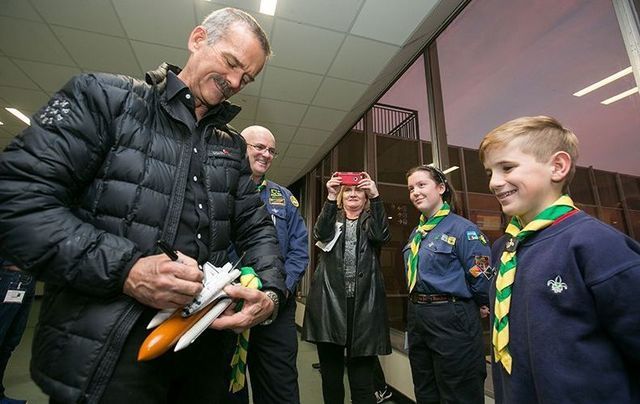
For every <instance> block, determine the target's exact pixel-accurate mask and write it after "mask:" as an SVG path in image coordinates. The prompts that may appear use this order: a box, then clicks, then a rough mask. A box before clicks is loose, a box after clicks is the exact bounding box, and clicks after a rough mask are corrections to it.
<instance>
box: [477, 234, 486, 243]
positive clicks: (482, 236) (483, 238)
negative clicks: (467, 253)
mask: <svg viewBox="0 0 640 404" xmlns="http://www.w3.org/2000/svg"><path fill="white" fill-rule="evenodd" d="M478 238H479V239H480V242H481V243H482V244H484V245H487V238H486V237H485V236H484V234H482V233H480V235H479V236H478Z"/></svg>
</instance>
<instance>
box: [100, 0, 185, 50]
mask: <svg viewBox="0 0 640 404" xmlns="http://www.w3.org/2000/svg"><path fill="white" fill-rule="evenodd" d="M112 1H113V4H114V6H115V7H116V11H117V13H118V15H119V16H120V20H121V21H122V25H123V26H124V29H125V31H126V32H127V34H128V36H129V38H131V39H138V40H140V41H146V42H151V43H158V44H164V45H171V46H177V47H179V48H181V47H184V48H186V46H187V39H188V38H189V34H190V33H191V31H192V30H193V27H195V26H196V19H195V15H194V11H193V7H191V6H189V7H185V2H184V1H173V0H136V1H131V0H112ZM141 21H148V22H149V23H147V24H142V23H141Z"/></svg>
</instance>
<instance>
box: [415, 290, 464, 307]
mask: <svg viewBox="0 0 640 404" xmlns="http://www.w3.org/2000/svg"><path fill="white" fill-rule="evenodd" d="M409 300H411V303H416V304H432V303H448V302H455V301H457V300H459V298H457V297H455V296H451V295H446V294H426V293H418V292H412V293H411V294H410V295H409Z"/></svg>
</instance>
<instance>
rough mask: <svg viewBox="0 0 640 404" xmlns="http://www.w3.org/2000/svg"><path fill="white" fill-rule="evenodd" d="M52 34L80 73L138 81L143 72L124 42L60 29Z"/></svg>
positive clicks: (98, 35) (99, 35) (56, 29)
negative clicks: (120, 75) (132, 77)
mask: <svg viewBox="0 0 640 404" xmlns="http://www.w3.org/2000/svg"><path fill="white" fill-rule="evenodd" d="M53 30H54V31H55V32H56V34H57V35H58V37H59V38H60V41H61V42H62V43H63V44H64V46H65V47H66V48H67V49H68V50H69V53H71V55H72V56H73V58H74V59H75V60H76V61H77V62H78V65H80V67H81V68H82V69H84V70H87V71H96V72H110V73H120V74H128V75H131V76H134V77H138V78H140V77H141V74H142V70H141V68H140V66H138V62H137V61H136V58H135V57H134V56H133V51H132V50H131V46H130V45H129V41H127V40H126V39H123V38H116V37H113V36H107V35H102V34H95V33H92V32H86V31H78V30H75V29H71V28H63V27H53ZM114 55H118V56H117V57H114Z"/></svg>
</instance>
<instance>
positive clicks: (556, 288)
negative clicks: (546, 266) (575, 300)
mask: <svg viewBox="0 0 640 404" xmlns="http://www.w3.org/2000/svg"><path fill="white" fill-rule="evenodd" d="M547 286H549V287H551V291H552V292H553V293H556V294H558V293H562V292H563V291H564V290H565V289H567V284H566V283H564V282H562V278H561V277H560V275H558V276H556V279H549V280H548V281H547Z"/></svg>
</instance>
